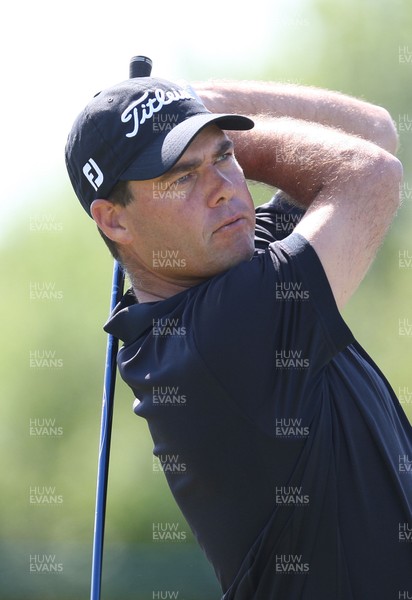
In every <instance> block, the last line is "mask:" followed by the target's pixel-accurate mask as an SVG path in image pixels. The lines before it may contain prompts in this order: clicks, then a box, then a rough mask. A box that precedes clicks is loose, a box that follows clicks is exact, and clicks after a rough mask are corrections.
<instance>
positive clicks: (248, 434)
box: [66, 77, 412, 600]
mask: <svg viewBox="0 0 412 600" xmlns="http://www.w3.org/2000/svg"><path fill="white" fill-rule="evenodd" d="M194 88H195V89H196V92H197V94H194V93H193V92H192V91H190V90H187V89H184V88H182V87H180V86H178V85H176V84H175V83H173V82H169V81H166V80H163V79H156V78H145V77H144V78H137V79H131V80H127V81H125V82H122V83H119V84H118V85H115V86H113V87H112V88H110V89H107V90H104V91H102V92H101V93H99V94H98V95H97V96H96V97H95V98H93V99H92V100H91V102H90V103H89V104H88V105H87V107H86V108H85V109H84V111H82V113H81V114H80V115H79V117H78V118H77V119H76V121H75V123H74V125H73V128H72V131H71V132H70V134H69V138H68V142H67V147H66V162H67V168H68V172H69V175H70V178H71V181H72V184H73V187H74V190H75V192H76V194H77V196H78V198H79V200H80V202H81V204H82V206H83V207H84V209H85V210H86V211H87V213H88V214H89V215H90V216H91V217H92V218H93V219H94V220H95V222H96V224H97V227H98V229H99V231H100V233H101V234H102V236H103V238H104V240H105V241H106V243H107V245H108V246H109V248H110V250H111V252H112V254H113V256H114V257H115V258H116V259H118V260H119V261H120V262H121V264H122V265H123V266H124V268H125V270H126V272H127V274H128V276H129V278H130V281H131V286H132V287H131V289H130V290H128V291H127V293H126V294H125V295H124V297H123V299H122V301H121V303H120V305H118V307H117V308H116V310H115V312H114V314H113V315H112V316H111V318H110V320H109V322H108V323H107V324H106V325H105V330H106V331H107V332H110V333H112V334H113V335H114V336H116V337H118V338H120V339H121V340H122V342H123V346H122V348H121V349H120V351H119V355H118V366H119V370H120V373H121V375H122V377H123V379H124V380H125V381H126V383H127V384H128V385H129V386H130V388H131V389H132V391H133V393H134V395H135V397H136V401H135V403H134V412H135V413H136V414H137V415H139V416H140V417H143V418H144V419H146V420H147V423H148V426H149V429H150V433H151V436H152V438H153V442H154V454H155V455H156V456H157V457H158V458H159V460H160V462H161V464H162V465H163V467H164V472H165V476H166V477H167V480H168V484H169V486H170V489H171V492H172V494H173V496H174V498H175V500H176V502H177V504H178V505H179V507H180V509H181V511H182V513H183V515H184V517H185V519H186V520H187V522H188V524H189V526H190V528H191V530H192V531H193V533H194V535H195V537H196V539H197V541H198V543H199V545H200V547H201V548H202V549H203V551H204V553H205V554H206V556H207V558H208V560H209V561H210V562H211V564H212V565H213V567H214V570H215V572H216V576H217V578H218V580H219V582H220V584H221V588H222V594H223V596H222V597H223V598H224V600H302V599H303V600H372V599H373V600H397V599H398V598H403V597H408V596H407V595H406V594H412V539H411V538H412V533H411V530H412V468H411V461H412V429H411V426H410V424H409V422H408V420H407V418H406V416H405V413H404V412H403V410H402V408H401V406H400V404H399V402H398V400H397V398H396V396H395V394H394V392H393V390H392V389H391V387H390V385H389V383H388V382H387V380H386V379H385V377H384V375H383V374H382V373H381V372H380V370H379V368H378V367H377V366H376V365H375V363H374V362H373V361H372V359H371V358H370V357H369V356H368V355H367V353H366V352H365V351H364V350H363V349H362V347H361V346H360V345H359V343H358V342H357V341H356V340H355V338H354V336H353V334H352V333H351V331H350V329H349V328H348V326H347V325H346V324H345V322H344V320H343V318H342V316H341V313H340V311H341V309H342V308H343V307H344V306H345V304H346V303H347V302H348V300H349V299H350V297H351V296H352V294H353V293H354V292H355V291H356V289H357V287H358V286H359V284H360V283H361V281H362V279H363V278H364V276H365V274H366V272H367V270H368V268H369V267H370V265H371V263H372V261H373V259H374V257H375V255H376V252H377V250H378V248H379V246H380V245H381V244H382V241H383V239H384V237H385V234H386V232H387V230H388V227H389V226H390V223H391V221H392V219H393V217H394V215H395V213H396V211H397V208H398V205H399V186H400V182H401V178H402V168H401V165H400V163H399V161H398V160H397V159H396V158H395V156H394V153H395V152H396V148H397V134H396V131H395V129H394V126H393V123H392V120H391V118H390V117H389V115H388V113H387V112H386V111H385V110H384V109H381V108H379V107H375V106H373V105H370V104H368V103H366V102H362V101H359V100H357V99H354V98H350V97H347V96H344V95H341V94H338V93H333V92H328V91H326V90H318V89H311V88H306V87H299V86H292V85H291V86H286V85H280V84H274V83H273V84H271V83H258V82H248V83H236V82H223V83H213V82H212V83H203V84H200V83H199V84H198V85H195V86H194ZM199 97H201V98H202V100H203V102H201V101H200V100H199ZM240 115H247V116H240ZM247 180H251V181H258V182H263V183H264V184H267V185H268V186H271V187H272V188H276V189H278V190H281V191H279V192H278V193H277V194H275V195H274V196H273V198H272V199H270V194H271V192H270V190H269V188H268V199H267V202H266V203H265V204H263V205H262V206H260V207H259V208H257V209H256V210H255V208H254V204H253V201H252V197H251V194H250V192H249V189H248V185H247ZM374 326H379V315H377V316H376V323H375V324H374ZM171 456H173V457H178V461H177V463H178V464H180V465H184V467H185V468H184V469H180V470H179V469H177V470H175V469H173V468H168V467H169V466H170V465H168V460H169V458H168V457H171ZM170 467H171V466H170ZM401 594H404V595H403V596H402V595H401Z"/></svg>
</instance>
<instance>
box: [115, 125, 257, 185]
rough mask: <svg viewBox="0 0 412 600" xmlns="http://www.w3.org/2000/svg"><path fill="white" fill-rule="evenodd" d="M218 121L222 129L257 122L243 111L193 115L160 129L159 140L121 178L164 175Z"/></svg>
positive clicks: (247, 127)
mask: <svg viewBox="0 0 412 600" xmlns="http://www.w3.org/2000/svg"><path fill="white" fill-rule="evenodd" d="M213 123H215V124H216V125H218V126H219V127H220V128H221V129H227V130H236V131H243V130H247V129H252V128H253V126H254V122H253V121H252V119H249V118H248V117H244V116H242V115H230V114H215V113H201V114H198V115H194V116H193V117H190V118H188V119H186V120H184V121H182V122H181V123H179V124H178V125H175V126H174V127H172V128H171V129H170V130H168V131H165V132H163V133H159V134H158V135H157V136H156V139H155V141H154V142H153V143H152V144H150V146H147V147H146V148H144V149H143V150H142V151H141V152H140V153H139V155H138V156H137V157H136V159H135V160H134V161H133V163H132V164H131V165H129V166H128V168H127V169H126V170H125V171H124V172H123V173H122V175H121V176H120V177H119V179H120V180H121V181H129V180H145V179H154V178H155V177H160V175H163V174H164V173H166V172H167V171H168V170H169V169H170V168H171V167H173V165H174V164H175V163H176V162H177V161H178V160H179V158H180V157H181V156H182V154H183V153H184V152H185V150H186V148H187V147H188V146H189V144H190V143H191V141H192V140H193V138H194V137H196V135H197V134H198V133H199V132H200V131H201V130H202V129H204V128H205V127H206V126H208V125H211V124H213Z"/></svg>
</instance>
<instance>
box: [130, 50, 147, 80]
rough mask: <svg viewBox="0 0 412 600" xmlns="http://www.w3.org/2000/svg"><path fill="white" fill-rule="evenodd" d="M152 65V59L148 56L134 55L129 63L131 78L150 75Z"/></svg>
mask: <svg viewBox="0 0 412 600" xmlns="http://www.w3.org/2000/svg"><path fill="white" fill-rule="evenodd" d="M152 65H153V63H152V61H151V59H150V58H148V57H147V56H141V55H139V56H133V57H132V58H131V59H130V64H129V78H130V79H134V78H135V77H150V74H151V72H152Z"/></svg>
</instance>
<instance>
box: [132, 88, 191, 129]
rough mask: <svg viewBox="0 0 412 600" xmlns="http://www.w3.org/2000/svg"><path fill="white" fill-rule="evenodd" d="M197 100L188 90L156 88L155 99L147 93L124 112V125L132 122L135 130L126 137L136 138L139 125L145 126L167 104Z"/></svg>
mask: <svg viewBox="0 0 412 600" xmlns="http://www.w3.org/2000/svg"><path fill="white" fill-rule="evenodd" d="M184 99H186V100H189V99H190V100H195V98H194V97H193V96H192V95H191V94H190V93H189V92H188V91H187V90H175V89H171V90H168V91H166V92H165V91H164V90H161V89H160V88H156V89H155V90H154V97H152V98H149V92H145V93H144V94H143V96H141V97H140V98H139V99H138V100H135V101H134V102H132V104H130V106H128V107H127V108H126V110H124V111H123V112H122V115H121V120H122V123H128V122H129V121H130V120H132V125H133V129H132V131H130V132H129V133H126V137H134V136H135V135H137V133H138V131H139V125H143V123H145V121H147V120H149V119H152V118H153V115H154V113H157V112H159V111H161V110H162V108H163V107H164V106H166V105H167V104H171V103H172V102H178V101H179V100H184Z"/></svg>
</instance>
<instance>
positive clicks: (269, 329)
mask: <svg viewBox="0 0 412 600" xmlns="http://www.w3.org/2000/svg"><path fill="white" fill-rule="evenodd" d="M191 322H192V323H193V327H194V331H193V339H194V340H195V343H196V346H197V351H198V352H199V354H200V356H201V357H202V359H203V361H204V362H205V363H206V364H207V366H208V368H209V369H210V370H211V371H212V373H213V374H214V376H215V377H216V379H217V380H218V381H219V382H220V383H221V385H222V386H223V387H224V388H225V389H226V391H227V393H228V395H229V396H230V397H232V398H234V399H235V402H236V403H237V404H238V406H241V407H242V408H243V409H244V410H245V411H246V412H247V413H248V414H249V415H253V414H255V411H256V408H258V407H262V406H263V405H264V404H265V402H268V399H269V398H273V397H274V395H275V396H276V395H277V396H283V397H286V396H287V397H288V398H293V402H295V403H296V404H297V405H296V406H295V407H294V409H296V410H294V411H292V410H289V413H291V412H296V413H300V412H301V410H300V409H301V408H302V407H300V406H298V404H299V403H302V402H305V397H307V396H308V394H309V390H308V386H310V385H313V382H314V381H316V379H317V377H318V375H319V373H320V371H321V370H322V369H323V368H324V367H325V366H326V365H327V364H328V362H329V361H331V360H332V358H333V357H334V356H335V355H336V354H337V353H338V352H340V351H341V350H343V349H344V348H345V347H346V346H347V345H349V344H350V343H352V342H353V341H354V339H353V336H352V334H351V332H350V330H349V328H348V327H347V326H346V324H345V322H344V321H343V319H342V317H341V315H340V313H339V311H338V309H337V306H336V303H335V300H334V297H333V294H332V291H331V289H330V286H329V283H328V280H327V278H326V275H325V273H324V270H323V267H322V265H321V263H320V260H319V258H318V256H317V254H316V252H315V251H314V249H313V248H312V247H311V246H310V244H309V243H308V242H307V241H306V240H305V239H304V238H303V237H302V236H301V235H299V234H296V233H293V234H291V235H290V236H288V237H287V238H285V239H284V240H282V241H278V242H274V243H272V244H269V246H268V248H267V250H266V251H265V252H263V253H260V254H258V255H257V256H255V257H254V258H253V259H252V260H251V261H250V262H248V263H246V262H245V263H242V264H241V265H238V266H237V267H235V268H233V269H231V270H230V271H228V272H227V273H225V274H223V275H221V276H219V277H216V278H214V279H212V280H211V281H210V284H209V285H208V286H205V288H204V290H203V292H202V294H200V297H198V298H197V302H196V303H195V305H194V307H193V314H192V316H191ZM303 390H305V391H303ZM262 414H264V413H262Z"/></svg>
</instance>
